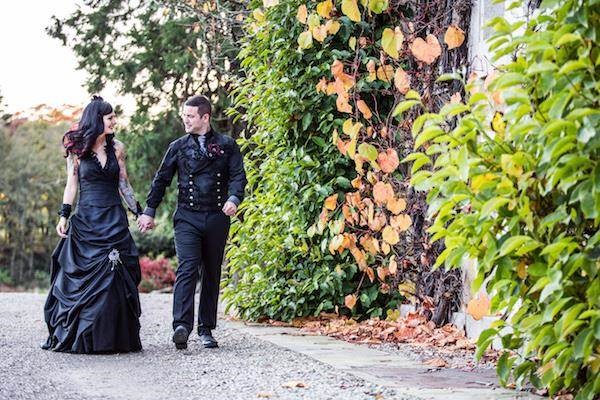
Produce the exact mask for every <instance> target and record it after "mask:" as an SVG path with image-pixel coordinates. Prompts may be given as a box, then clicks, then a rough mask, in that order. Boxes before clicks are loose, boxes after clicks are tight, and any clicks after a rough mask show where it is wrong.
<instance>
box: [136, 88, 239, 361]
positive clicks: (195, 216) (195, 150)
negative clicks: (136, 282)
mask: <svg viewBox="0 0 600 400" xmlns="http://www.w3.org/2000/svg"><path fill="white" fill-rule="evenodd" d="M182 117H183V123H184V125H185V131H186V133H187V134H186V135H184V136H182V137H180V138H179V139H176V140H175V141H173V142H171V144H170V145H169V148H168V149H167V152H166V154H165V156H164V158H163V160H162V163H161V165H160V167H159V169H158V171H157V172H156V175H155V176H154V180H153V181H152V187H151V189H150V192H149V193H148V198H147V199H146V204H147V207H146V209H145V210H144V213H143V215H142V216H141V217H140V218H139V219H138V226H139V228H140V230H141V231H142V232H145V231H148V230H149V229H152V228H153V227H154V215H155V212H156V208H157V207H158V205H159V204H160V202H161V201H162V199H163V196H164V194H165V189H166V187H167V186H169V185H170V184H171V180H172V179H173V175H175V173H176V172H177V180H178V182H177V187H178V188H179V194H178V197H177V210H176V211H175V214H174V216H173V223H174V226H175V250H176V252H177V258H178V260H179V266H178V268H177V274H176V279H175V286H174V289H173V291H174V297H173V329H174V333H173V342H174V343H175V347H176V348H177V349H186V348H187V340H188V337H189V335H190V332H191V331H192V329H193V327H194V293H195V290H196V283H197V281H198V279H200V302H199V308H198V334H199V335H200V340H201V342H202V344H203V345H204V347H207V348H213V347H218V344H217V341H216V340H215V339H214V338H213V336H212V333H211V330H212V329H214V328H215V326H216V323H217V301H218V298H219V282H220V279H221V264H222V262H223V252H224V249H225V243H226V241H227V235H228V233H229V224H230V217H231V216H232V215H234V214H235V213H236V212H237V208H238V206H239V204H240V202H241V201H242V200H243V198H244V187H245V186H246V182H247V181H246V174H245V173H244V164H243V159H242V154H241V153H240V149H239V147H238V145H237V143H236V142H235V140H234V139H232V138H231V137H229V136H225V135H222V134H220V133H217V132H215V131H214V130H213V129H212V128H211V125H210V119H211V104H210V101H209V99H208V98H207V97H206V96H192V97H190V98H189V99H187V101H186V102H185V103H184V106H183V116H182Z"/></svg>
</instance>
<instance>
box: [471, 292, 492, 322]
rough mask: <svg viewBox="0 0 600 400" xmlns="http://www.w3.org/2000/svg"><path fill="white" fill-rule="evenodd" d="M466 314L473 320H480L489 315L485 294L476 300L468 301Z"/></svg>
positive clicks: (488, 302) (488, 305)
mask: <svg viewBox="0 0 600 400" xmlns="http://www.w3.org/2000/svg"><path fill="white" fill-rule="evenodd" d="M467 312H468V313H469V315H470V316H471V317H473V319H475V320H480V319H481V318H483V317H485V316H486V315H489V313H490V299H488V297H487V296H486V295H485V294H483V293H482V294H480V295H479V296H478V297H477V298H474V299H472V300H471V301H469V304H468V305H467Z"/></svg>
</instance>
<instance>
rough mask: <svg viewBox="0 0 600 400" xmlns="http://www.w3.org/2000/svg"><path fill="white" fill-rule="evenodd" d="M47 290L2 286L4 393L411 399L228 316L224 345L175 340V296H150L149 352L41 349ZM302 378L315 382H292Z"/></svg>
mask: <svg viewBox="0 0 600 400" xmlns="http://www.w3.org/2000/svg"><path fill="white" fill-rule="evenodd" d="M44 300H45V295H41V294H33V293H0V399H2V400H3V399H31V400H33V399H35V400H44V399H65V400H70V399H77V400H81V399H91V400H95V399H128V400H129V399H131V400H133V399H167V398H177V399H179V398H181V399H210V400H212V399H228V400H229V399H256V398H273V399H344V400H346V399H347V400H351V399H402V398H404V399H407V397H401V396H399V395H397V394H396V393H395V392H394V391H393V390H391V389H386V388H382V387H380V386H377V385H373V384H370V383H368V382H365V381H363V380H361V379H359V378H356V377H354V376H351V375H347V374H346V373H345V372H343V371H341V370H334V369H332V368H331V367H330V366H328V365H325V364H322V363H320V362H318V361H316V360H313V359H311V358H309V357H306V356H303V355H301V354H297V353H294V352H292V351H289V350H286V349H283V348H280V347H278V346H275V345H273V344H270V343H267V342H264V341H261V340H259V339H257V338H255V337H253V336H250V335H247V334H244V333H241V332H240V331H237V330H235V329H234V328H232V327H231V326H228V323H227V322H226V321H223V320H221V321H220V322H219V324H220V325H219V327H218V329H217V330H216V331H215V332H214V334H215V337H216V338H217V339H218V340H219V343H220V346H221V347H220V348H219V349H211V350H209V349H204V348H202V346H201V345H200V343H199V342H198V338H197V336H196V335H192V336H191V337H190V343H189V347H188V350H186V351H176V350H175V349H174V346H173V344H172V343H171V316H170V312H171V295H168V294H149V295H142V296H141V301H142V310H143V315H142V320H141V324H142V331H141V335H142V344H143V346H144V351H142V352H140V353H134V354H117V355H73V354H64V353H54V352H48V351H43V350H40V349H39V347H38V343H39V342H40V341H41V340H42V339H44V338H45V335H46V327H45V324H44V322H43V314H42V308H43V304H44ZM291 381H300V382H302V383H304V384H306V385H307V387H304V388H301V387H294V388H287V387H284V386H283V385H285V384H286V383H289V382H291Z"/></svg>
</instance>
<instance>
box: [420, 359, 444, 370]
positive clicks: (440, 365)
mask: <svg viewBox="0 0 600 400" xmlns="http://www.w3.org/2000/svg"><path fill="white" fill-rule="evenodd" d="M423 364H426V365H430V366H432V367H437V368H445V367H447V366H448V363H447V362H446V361H445V360H443V359H442V358H439V357H436V358H432V359H431V360H427V361H424V362H423Z"/></svg>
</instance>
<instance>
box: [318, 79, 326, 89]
mask: <svg viewBox="0 0 600 400" xmlns="http://www.w3.org/2000/svg"><path fill="white" fill-rule="evenodd" d="M319 92H323V93H327V79H325V77H323V78H321V79H320V80H319V83H317V93H319Z"/></svg>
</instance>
